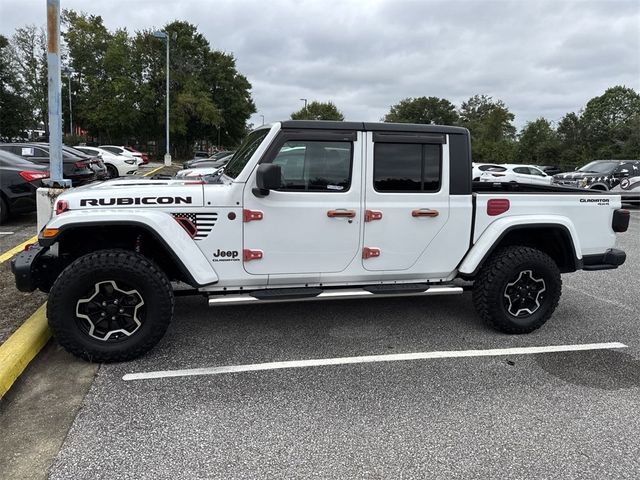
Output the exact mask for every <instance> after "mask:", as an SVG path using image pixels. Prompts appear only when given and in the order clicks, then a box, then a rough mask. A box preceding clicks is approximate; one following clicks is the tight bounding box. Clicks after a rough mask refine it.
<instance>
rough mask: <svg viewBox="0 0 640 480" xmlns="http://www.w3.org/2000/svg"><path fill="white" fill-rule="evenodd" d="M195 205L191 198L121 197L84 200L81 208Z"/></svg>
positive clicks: (81, 201) (81, 202)
mask: <svg viewBox="0 0 640 480" xmlns="http://www.w3.org/2000/svg"><path fill="white" fill-rule="evenodd" d="M182 203H193V202H192V200H191V197H121V198H83V199H82V200H80V206H81V207H86V206H91V207H97V206H105V207H108V206H112V205H179V204H182Z"/></svg>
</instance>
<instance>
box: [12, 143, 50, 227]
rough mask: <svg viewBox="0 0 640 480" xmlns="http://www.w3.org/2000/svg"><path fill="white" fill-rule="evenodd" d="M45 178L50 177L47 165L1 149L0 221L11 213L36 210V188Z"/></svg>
mask: <svg viewBox="0 0 640 480" xmlns="http://www.w3.org/2000/svg"><path fill="white" fill-rule="evenodd" d="M45 178H49V168H48V166H47V165H40V164H37V163H33V162H30V161H28V160H25V159H24V158H22V157H20V156H18V155H15V154H13V153H10V152H7V151H4V150H0V223H4V222H5V221H6V220H7V219H8V218H9V216H11V215H14V214H19V213H28V212H33V211H35V209H36V190H37V189H38V187H41V186H42V180H43V179H45Z"/></svg>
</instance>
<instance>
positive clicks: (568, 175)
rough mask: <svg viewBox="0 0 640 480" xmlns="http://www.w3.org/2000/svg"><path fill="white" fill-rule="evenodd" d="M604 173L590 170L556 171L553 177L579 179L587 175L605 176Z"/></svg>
mask: <svg viewBox="0 0 640 480" xmlns="http://www.w3.org/2000/svg"><path fill="white" fill-rule="evenodd" d="M603 175H604V174H603V173H590V172H565V173H556V174H555V175H554V176H553V178H556V179H559V180H579V179H581V178H586V177H594V176H603Z"/></svg>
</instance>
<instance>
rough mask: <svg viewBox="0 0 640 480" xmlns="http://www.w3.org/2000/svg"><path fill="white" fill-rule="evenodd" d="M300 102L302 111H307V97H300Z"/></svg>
mask: <svg viewBox="0 0 640 480" xmlns="http://www.w3.org/2000/svg"><path fill="white" fill-rule="evenodd" d="M300 101H301V102H304V111H305V112H306V111H307V99H306V98H301V99H300Z"/></svg>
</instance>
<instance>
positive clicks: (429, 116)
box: [383, 97, 458, 125]
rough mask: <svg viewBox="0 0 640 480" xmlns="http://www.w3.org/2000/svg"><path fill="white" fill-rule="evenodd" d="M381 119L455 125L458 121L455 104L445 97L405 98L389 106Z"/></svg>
mask: <svg viewBox="0 0 640 480" xmlns="http://www.w3.org/2000/svg"><path fill="white" fill-rule="evenodd" d="M383 121H385V122H394V123H427V124H436V125H456V124H457V123H458V112H457V111H456V107H455V105H454V104H453V103H451V102H450V101H449V100H447V99H445V98H438V97H418V98H405V99H404V100H400V102H399V103H397V104H396V105H392V106H391V109H390V110H389V113H387V115H385V117H384V118H383Z"/></svg>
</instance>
